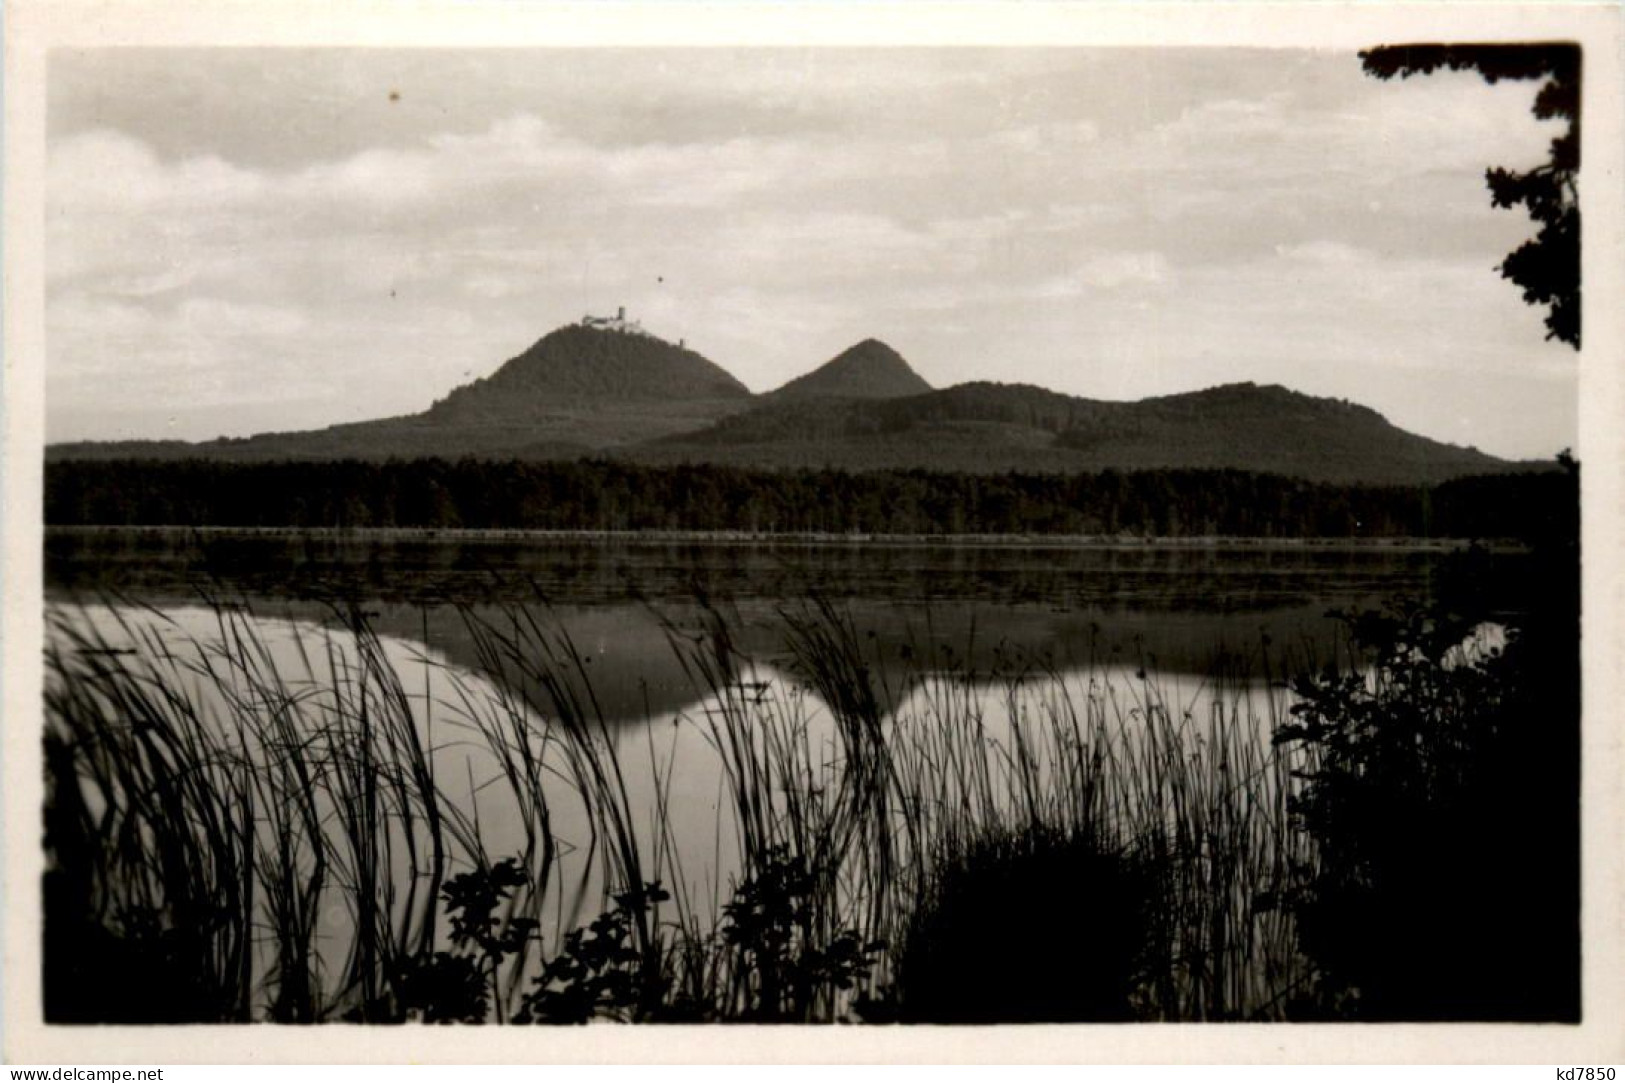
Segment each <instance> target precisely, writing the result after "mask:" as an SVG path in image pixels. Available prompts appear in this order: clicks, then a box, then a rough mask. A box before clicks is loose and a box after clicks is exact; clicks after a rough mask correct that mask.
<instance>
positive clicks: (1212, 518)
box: [45, 459, 1579, 538]
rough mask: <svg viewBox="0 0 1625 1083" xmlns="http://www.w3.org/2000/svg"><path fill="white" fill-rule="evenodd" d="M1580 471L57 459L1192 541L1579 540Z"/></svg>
mask: <svg viewBox="0 0 1625 1083" xmlns="http://www.w3.org/2000/svg"><path fill="white" fill-rule="evenodd" d="M1576 477H1577V474H1576V472H1575V471H1574V470H1572V469H1571V470H1552V471H1547V472H1532V473H1521V474H1506V475H1493V476H1482V477H1471V478H1462V479H1457V480H1454V481H1448V482H1443V483H1440V484H1436V485H1431V486H1351V485H1337V484H1325V483H1315V482H1308V481H1301V480H1296V479H1292V478H1286V477H1280V476H1276V475H1270V474H1256V473H1250V472H1246V471H1240V470H1147V471H1134V472H1118V471H1113V470H1105V471H1101V472H1099V473H1091V474H1073V475H1058V474H1014V473H1012V474H997V475H973V474H959V473H935V472H929V471H924V470H901V471H899V470H886V471H869V472H862V473H851V472H847V471H841V470H827V469H826V470H796V471H782V472H777V471H765V470H746V469H739V468H735V467H728V466H715V465H682V466H641V465H637V464H632V463H624V462H613V461H599V460H583V461H578V462H518V461H492V460H478V459H464V460H460V461H456V462H448V461H445V460H439V459H418V460H409V461H397V460H391V461H388V462H361V461H342V462H272V463H228V462H218V461H207V460H186V461H176V462H163V461H152V460H117V461H107V462H90V461H82V462H57V463H49V464H47V465H46V475H45V481H46V484H45V519H46V522H47V523H50V524H52V525H60V526H90V525H106V526H113V525H126V526H136V525H143V526H158V525H169V526H242V527H339V528H347V527H434V528H451V527H470V528H486V529H548V530H716V531H739V532H751V533H853V532H856V533H874V534H880V533H895V534H961V533H964V534H1084V535H1116V534H1130V535H1156V536H1163V537H1185V536H1201V535H1229V536H1247V537H1339V538H1342V537H1371V538H1394V537H1455V538H1473V537H1477V538H1530V537H1536V536H1540V535H1555V536H1572V535H1573V532H1574V528H1575V517H1576V516H1577V515H1578V511H1579V496H1578V491H1577V484H1576Z"/></svg>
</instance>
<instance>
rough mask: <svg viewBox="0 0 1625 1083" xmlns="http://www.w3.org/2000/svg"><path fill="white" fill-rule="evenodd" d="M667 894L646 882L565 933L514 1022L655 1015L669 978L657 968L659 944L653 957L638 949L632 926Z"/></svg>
mask: <svg viewBox="0 0 1625 1083" xmlns="http://www.w3.org/2000/svg"><path fill="white" fill-rule="evenodd" d="M670 898H671V895H670V893H668V892H667V891H666V890H665V889H664V888H662V887H661V886H660V883H659V881H654V882H651V883H647V884H644V885H643V887H642V888H639V889H635V890H632V891H626V892H622V893H621V894H619V895H616V896H615V900H614V901H615V906H614V908H613V909H611V910H609V911H608V912H606V913H604V914H601V915H599V916H598V917H597V918H595V919H594V920H593V922H592V924H591V925H590V926H588V927H587V928H585V929H573V930H571V931H570V932H569V933H567V934H566V935H565V938H564V946H563V950H562V951H560V952H559V954H558V955H556V956H554V957H553V958H552V959H550V960H548V962H547V963H546V965H544V966H543V968H542V972H541V974H539V975H537V977H536V982H535V988H534V989H532V990H531V991H530V992H529V993H527V994H526V995H525V997H524V999H523V1000H522V1001H521V1004H520V1010H519V1014H518V1016H517V1017H516V1018H515V1020H514V1021H515V1022H518V1023H565V1024H569V1023H586V1022H588V1021H590V1020H592V1019H593V1018H595V1017H606V1018H610V1019H615V1020H619V1021H621V1022H633V1021H637V1020H640V1019H652V1018H654V1017H656V1016H657V1015H658V1014H659V1011H660V1006H661V1004H662V1002H663V1001H664V1000H665V999H666V992H667V990H668V988H669V984H670V983H669V982H668V981H667V980H666V978H665V976H664V975H663V974H662V973H661V972H660V969H659V967H658V963H659V953H658V949H657V950H656V951H655V952H653V953H651V956H646V955H645V953H643V952H641V951H639V950H638V948H637V937H636V929H637V927H638V926H639V925H641V924H643V923H644V922H645V920H646V918H647V915H648V914H649V912H650V911H651V910H652V909H653V907H654V906H655V905H656V904H657V903H661V902H665V901H667V900H668V899H670ZM651 964H653V965H651Z"/></svg>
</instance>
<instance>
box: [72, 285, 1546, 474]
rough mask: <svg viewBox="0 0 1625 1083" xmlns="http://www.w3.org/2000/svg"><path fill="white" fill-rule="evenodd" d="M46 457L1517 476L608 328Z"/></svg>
mask: <svg viewBox="0 0 1625 1083" xmlns="http://www.w3.org/2000/svg"><path fill="white" fill-rule="evenodd" d="M46 452H47V458H48V459H50V460H63V459H85V458H89V459H110V458H154V459H176V458H200V459H228V460H241V459H247V460H266V459H278V458H285V459H301V460H310V459H324V460H326V459H345V458H355V459H383V458H391V457H394V458H403V457H413V458H421V457H439V458H459V457H464V456H472V457H476V458H488V459H503V458H520V459H526V460H541V459H573V458H581V457H587V456H609V457H612V458H625V459H630V460H633V461H637V462H642V463H652V464H662V463H684V462H707V463H717V464H725V465H733V466H740V467H750V468H795V467H803V466H806V467H825V466H834V467H839V468H842V469H853V470H865V469H873V468H887V469H894V468H895V469H928V470H929V469H938V470H946V471H958V472H971V473H1000V472H1010V471H1028V472H1044V473H1056V472H1060V473H1065V472H1081V471H1100V470H1106V469H1121V470H1133V469H1168V468H1217V469H1241V470H1250V471H1253V472H1263V473H1278V474H1287V475H1290V476H1298V477H1303V478H1306V479H1310V480H1321V481H1338V482H1351V483H1427V482H1433V481H1438V480H1444V479H1447V478H1450V477H1457V476H1464V475H1469V474H1482V473H1492V472H1497V471H1504V470H1508V469H1518V468H1519V464H1515V463H1511V462H1508V461H1506V460H1502V459H1498V458H1495V457H1493V456H1490V455H1486V454H1484V453H1483V452H1480V451H1477V450H1476V449H1471V448H1459V447H1456V446H1454V445H1450V444H1445V443H1442V442H1440V441H1436V440H1431V439H1429V438H1427V437H1424V436H1420V435H1418V434H1415V433H1409V432H1406V431H1405V430H1402V429H1400V428H1398V427H1397V426H1394V425H1392V424H1391V423H1390V422H1388V421H1387V420H1386V419H1385V418H1383V417H1382V415H1381V414H1379V413H1378V412H1377V411H1375V410H1373V409H1371V408H1370V407H1366V406H1362V405H1359V404H1357V403H1351V402H1347V401H1345V400H1340V399H1329V398H1317V397H1315V396H1311V395H1306V394H1304V393H1302V392H1298V391H1293V390H1291V389H1290V388H1286V387H1284V386H1282V385H1280V384H1264V385H1259V384H1256V383H1252V382H1250V381H1239V382H1231V383H1226V384H1220V385H1217V386H1214V387H1210V388H1203V389H1200V390H1196V391H1189V392H1180V393H1177V394H1172V395H1162V396H1154V397H1150V398H1146V399H1141V400H1138V401H1132V402H1123V401H1108V400H1100V399H1088V398H1082V397H1079V396H1074V395H1067V394H1063V393H1061V392H1058V391H1053V390H1050V389H1048V388H1044V387H1039V386H1037V385H1033V384H1022V383H998V382H994V381H988V380H979V381H969V382H966V383H961V384H955V385H952V386H950V387H945V388H940V389H935V388H932V387H931V385H930V384H929V383H928V382H927V381H925V379H924V378H923V377H921V376H920V375H919V374H918V373H917V372H915V371H914V370H913V368H912V367H910V366H909V364H908V362H907V361H905V360H904V359H903V358H902V356H901V355H899V354H898V353H897V352H896V351H895V350H893V349H892V348H891V347H889V346H887V345H886V344H885V343H883V342H881V341H879V340H878V339H873V338H866V339H864V340H862V341H860V342H858V343H855V344H854V345H853V346H851V347H849V348H847V349H846V350H844V351H842V352H841V353H840V354H837V355H836V356H835V357H834V358H832V359H831V360H829V361H827V362H824V363H823V364H822V365H820V366H818V367H817V368H815V369H813V370H811V371H810V372H808V373H806V374H804V375H802V376H800V377H797V378H795V379H793V380H790V381H788V382H787V383H785V384H784V385H782V386H781V387H779V388H777V389H775V390H773V391H770V392H767V393H765V394H761V395H754V394H752V393H751V392H750V390H749V389H748V388H746V387H745V385H744V384H742V383H741V382H740V381H739V380H738V379H737V378H735V377H734V376H733V375H732V374H730V373H728V372H727V371H726V370H725V369H723V368H722V367H721V366H720V365H717V364H716V363H715V362H712V361H710V360H709V359H707V358H705V357H704V356H703V355H701V354H699V353H698V352H696V351H693V350H690V349H688V348H687V346H686V344H684V343H682V342H679V343H677V344H676V345H673V344H672V343H670V342H667V341H665V340H663V339H660V338H658V337H656V336H654V335H650V334H648V333H646V332H644V331H643V330H642V329H641V327H640V326H638V325H637V324H635V323H629V322H628V321H626V320H625V315H624V312H622V313H621V314H620V315H618V316H617V317H614V318H608V319H594V318H592V317H588V318H587V319H585V320H583V321H581V322H580V323H577V324H570V325H566V326H564V327H560V328H557V329H555V330H554V331H551V332H549V333H548V334H546V335H544V336H542V337H541V338H540V339H538V340H537V341H536V342H535V343H534V344H532V345H531V346H530V347H528V348H527V349H526V350H524V351H522V352H521V353H519V354H517V355H515V356H514V357H512V358H509V359H508V360H507V361H506V362H504V363H503V364H502V365H501V366H499V367H498V368H497V369H496V370H495V371H494V372H493V373H492V374H491V375H490V376H487V377H483V378H480V379H477V380H474V381H471V382H469V383H466V384H463V385H461V386H459V387H456V388H454V389H452V390H451V391H450V392H449V393H448V394H447V395H446V396H444V397H443V398H441V399H439V400H437V401H436V402H435V403H434V404H433V405H431V406H430V407H429V408H428V409H426V410H424V411H422V412H420V413H417V414H411V415H405V416H398V417H392V418H381V419H377V420H371V421H360V422H350V423H346V424H342V425H334V426H329V427H327V428H325V429H316V430H305V431H295V432H283V433H262V434H257V435H255V436H252V437H245V438H222V439H219V440H214V441H206V442H201V443H196V444H192V443H184V442H179V441H124V442H112V443H98V442H80V443H76V444H55V445H50V446H48V447H47V449H46Z"/></svg>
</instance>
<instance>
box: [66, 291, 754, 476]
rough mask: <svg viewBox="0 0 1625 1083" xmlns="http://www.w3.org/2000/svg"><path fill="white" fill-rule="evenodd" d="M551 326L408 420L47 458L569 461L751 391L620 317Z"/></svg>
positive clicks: (136, 444)
mask: <svg viewBox="0 0 1625 1083" xmlns="http://www.w3.org/2000/svg"><path fill="white" fill-rule="evenodd" d="M596 324H597V325H596V326H589V325H587V324H586V323H581V324H572V325H570V326H566V327H561V328H559V329H558V330H555V331H553V332H551V333H549V334H547V335H545V336H543V337H542V338H541V339H539V340H538V341H537V342H536V343H535V344H533V345H532V346H531V347H530V348H529V349H527V350H525V351H524V352H523V353H521V354H519V355H518V356H517V357H513V358H511V359H509V360H508V361H507V362H505V363H504V364H503V365H502V366H501V367H500V368H499V369H497V370H496V371H495V372H494V373H492V374H491V375H490V376H487V377H484V378H483V379H479V380H475V381H474V382H473V383H470V384H465V385H464V386H462V387H459V388H456V389H455V390H453V391H452V392H451V394H449V395H448V396H446V397H445V398H444V399H441V400H439V401H438V402H436V403H435V404H434V405H432V406H430V407H429V409H428V410H426V411H424V412H423V413H420V414H412V415H409V416H406V417H394V418H383V419H380V420H377V421H361V422H353V423H350V424H344V425H333V426H329V427H328V428H325V429H315V430H307V431H304V432H284V433H263V434H259V435H256V436H250V437H246V438H223V439H219V440H211V441H205V442H202V443H197V444H190V443H185V442H182V441H174V440H166V441H121V442H116V443H78V444H61V445H56V446H54V447H52V448H49V449H47V456H48V457H49V458H52V459H111V458H130V457H140V458H161V459H173V458H190V457H201V458H211V459H214V458H219V459H235V460H245V459H246V460H266V459H345V458H356V459H383V458H391V457H397V458H408V457H415V456H424V455H434V456H441V457H445V458H458V457H461V456H464V455H473V456H499V457H500V456H511V455H515V454H519V453H521V451H523V453H524V455H525V456H526V457H528V458H574V457H577V456H579V455H584V454H589V453H592V452H596V451H602V450H605V449H608V448H614V447H617V446H620V445H623V444H629V443H633V442H636V441H640V440H647V439H650V438H654V437H660V436H666V435H669V434H673V433H681V432H690V431H693V430H695V429H699V428H703V427H704V426H706V425H709V424H711V423H712V422H715V421H716V420H717V419H719V418H721V417H724V416H726V415H727V414H729V413H732V412H734V411H737V410H740V409H744V408H745V407H746V406H748V405H749V403H750V402H751V400H752V395H751V393H750V390H749V389H748V388H746V387H745V385H744V384H742V383H740V382H739V381H738V380H736V379H734V377H733V376H731V375H730V374H729V373H728V372H727V371H726V370H724V369H723V368H722V367H721V366H719V365H717V364H715V363H714V362H712V361H709V360H707V359H706V358H704V357H702V356H701V355H700V354H698V353H695V352H694V351H693V350H689V349H686V348H684V347H683V346H681V345H676V346H674V345H672V344H671V343H669V342H666V341H664V340H663V339H659V338H656V337H655V336H653V335H649V334H645V333H643V332H642V331H641V330H639V329H637V325H635V324H628V323H627V322H626V321H625V320H624V319H621V318H616V319H612V320H603V321H596Z"/></svg>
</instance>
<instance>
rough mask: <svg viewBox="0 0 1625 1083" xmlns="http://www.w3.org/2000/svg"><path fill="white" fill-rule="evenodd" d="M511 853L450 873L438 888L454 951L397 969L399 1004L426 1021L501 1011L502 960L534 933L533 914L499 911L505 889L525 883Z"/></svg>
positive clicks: (478, 1018)
mask: <svg viewBox="0 0 1625 1083" xmlns="http://www.w3.org/2000/svg"><path fill="white" fill-rule="evenodd" d="M526 882H527V877H526V876H525V872H524V870H523V869H521V868H520V865H519V862H518V861H517V860H516V859H514V858H511V857H510V858H505V859H504V860H502V861H500V862H498V863H497V864H495V865H492V866H490V867H488V868H487V867H481V868H477V869H474V870H472V871H470V872H466V873H462V874H460V875H458V876H453V877H451V878H450V879H449V880H447V881H446V883H445V884H444V885H443V886H442V887H441V889H440V896H441V899H442V900H443V901H444V902H445V906H446V913H447V916H448V917H449V919H450V921H451V933H450V937H451V943H452V945H453V947H454V948H456V949H458V950H456V951H451V952H445V951H438V952H435V953H434V954H432V955H430V956H428V957H427V958H418V959H414V960H410V961H409V962H407V963H406V964H405V965H404V967H403V969H402V973H401V974H400V975H399V978H398V980H397V985H398V987H399V990H400V993H399V996H400V1000H401V1005H402V1007H403V1008H404V1009H405V1010H406V1012H407V1013H408V1014H410V1015H421V1017H422V1019H423V1021H424V1022H426V1023H483V1022H485V1020H486V1018H487V1017H488V1016H489V1015H490V1013H491V1010H492V1006H493V1005H496V1006H497V1010H498V1012H499V1013H500V1011H501V1006H500V1005H501V1001H500V997H499V995H498V993H497V977H498V974H499V972H500V970H501V967H502V963H503V961H504V960H505V959H507V958H509V957H510V956H514V955H518V954H519V953H520V952H522V951H523V950H524V949H525V946H526V945H527V944H528V943H529V942H530V941H531V940H533V939H534V938H535V936H536V920H535V919H534V918H524V917H510V918H507V919H506V920H503V919H502V918H500V917H498V915H497V908H498V907H499V906H501V905H503V904H504V903H505V902H507V901H508V897H509V893H510V892H511V891H512V890H514V889H515V888H519V887H522V886H524V885H525V884H526Z"/></svg>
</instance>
